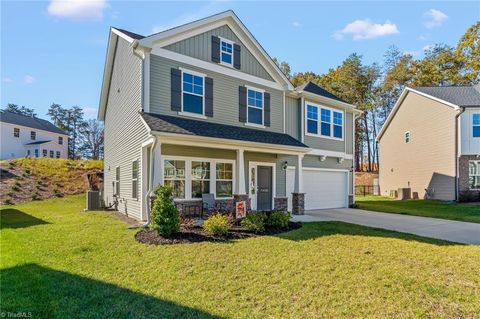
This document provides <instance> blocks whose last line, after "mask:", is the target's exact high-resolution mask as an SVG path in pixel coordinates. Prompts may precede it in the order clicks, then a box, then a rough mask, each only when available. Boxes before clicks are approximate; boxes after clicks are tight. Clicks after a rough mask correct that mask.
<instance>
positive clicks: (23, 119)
mask: <svg viewBox="0 0 480 319" xmlns="http://www.w3.org/2000/svg"><path fill="white" fill-rule="evenodd" d="M0 122H3V123H10V124H16V125H21V126H26V127H30V128H35V129H38V130H43V131H47V132H52V133H57V134H62V135H67V133H65V132H64V131H63V130H61V129H59V128H58V127H56V126H55V125H53V124H52V123H50V122H49V121H47V120H43V119H39V118H38V117H31V116H26V115H23V114H18V113H14V112H9V111H4V110H2V111H0Z"/></svg>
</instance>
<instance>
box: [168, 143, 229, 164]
mask: <svg viewBox="0 0 480 319" xmlns="http://www.w3.org/2000/svg"><path fill="white" fill-rule="evenodd" d="M162 155H166V156H168V155H170V156H185V157H197V158H217V159H230V160H235V159H236V158H237V152H236V151H233V150H222V149H216V148H205V147H191V146H183V145H174V144H162Z"/></svg>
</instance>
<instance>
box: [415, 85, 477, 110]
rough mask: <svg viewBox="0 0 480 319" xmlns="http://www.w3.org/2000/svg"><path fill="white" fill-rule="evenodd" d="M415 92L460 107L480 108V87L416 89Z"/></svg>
mask: <svg viewBox="0 0 480 319" xmlns="http://www.w3.org/2000/svg"><path fill="white" fill-rule="evenodd" d="M413 90H415V91H418V92H422V93H424V94H427V95H429V96H432V97H435V98H438V99H440V100H443V101H445V102H449V103H452V104H455V105H457V106H459V107H470V106H480V91H479V85H478V84H477V85H476V86H435V87H432V86H430V87H425V86H423V87H414V88H413Z"/></svg>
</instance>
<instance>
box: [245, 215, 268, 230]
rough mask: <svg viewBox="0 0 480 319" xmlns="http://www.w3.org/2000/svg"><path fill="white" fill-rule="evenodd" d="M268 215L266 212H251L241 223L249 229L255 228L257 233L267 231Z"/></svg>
mask: <svg viewBox="0 0 480 319" xmlns="http://www.w3.org/2000/svg"><path fill="white" fill-rule="evenodd" d="M266 219H267V215H266V214H265V213H264V212H256V213H250V214H248V215H247V217H245V218H244V219H243V220H242V222H241V225H242V227H245V228H246V229H248V230H253V231H254V232H256V233H261V232H263V231H265V220H266Z"/></svg>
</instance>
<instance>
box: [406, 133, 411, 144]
mask: <svg viewBox="0 0 480 319" xmlns="http://www.w3.org/2000/svg"><path fill="white" fill-rule="evenodd" d="M411 139H412V137H411V135H410V132H405V143H410V140H411Z"/></svg>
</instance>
